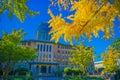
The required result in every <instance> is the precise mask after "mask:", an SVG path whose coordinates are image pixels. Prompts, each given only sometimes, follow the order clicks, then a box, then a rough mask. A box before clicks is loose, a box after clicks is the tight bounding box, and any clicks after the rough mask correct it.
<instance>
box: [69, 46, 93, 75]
mask: <svg viewBox="0 0 120 80" xmlns="http://www.w3.org/2000/svg"><path fill="white" fill-rule="evenodd" d="M93 50H94V48H93V47H88V46H84V45H80V46H76V47H74V48H73V50H71V56H72V57H71V58H70V62H71V63H73V64H75V65H79V66H80V69H81V71H82V73H83V74H84V75H86V72H87V68H89V67H90V63H91V62H92V61H93V55H94V51H93Z"/></svg>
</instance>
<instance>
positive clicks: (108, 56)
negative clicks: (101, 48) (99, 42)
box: [102, 46, 120, 73]
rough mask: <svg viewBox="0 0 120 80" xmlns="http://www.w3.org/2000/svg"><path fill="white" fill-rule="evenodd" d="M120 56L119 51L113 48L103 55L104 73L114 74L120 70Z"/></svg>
mask: <svg viewBox="0 0 120 80" xmlns="http://www.w3.org/2000/svg"><path fill="white" fill-rule="evenodd" d="M119 56H120V54H118V52H117V50H116V49H115V48H113V47H111V46H110V47H109V48H108V49H107V50H106V51H105V53H103V54H102V57H103V66H104V73H114V72H115V71H117V70H118V69H119V67H118V64H117V63H118V59H119Z"/></svg>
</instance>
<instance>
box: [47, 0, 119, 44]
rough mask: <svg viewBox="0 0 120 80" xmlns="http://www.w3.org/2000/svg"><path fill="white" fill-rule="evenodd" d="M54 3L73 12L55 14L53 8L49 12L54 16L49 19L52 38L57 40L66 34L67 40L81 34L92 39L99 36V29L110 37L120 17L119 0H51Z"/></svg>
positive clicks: (78, 36) (77, 37)
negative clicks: (116, 18) (117, 18)
mask: <svg viewBox="0 0 120 80" xmlns="http://www.w3.org/2000/svg"><path fill="white" fill-rule="evenodd" d="M51 2H52V4H53V5H58V6H59V7H63V8H64V9H67V7H69V9H70V10H69V11H70V12H72V13H71V14H70V15H68V16H65V17H63V16H62V13H61V14H60V15H57V16H56V15H54V14H53V12H52V11H51V9H49V10H48V13H49V14H50V16H51V17H52V19H51V20H50V21H49V23H50V27H51V28H52V29H51V31H50V34H52V35H53V36H52V38H51V40H55V41H56V42H58V41H59V39H60V38H61V37H62V36H64V40H65V41H69V42H71V43H72V41H73V39H79V38H80V37H81V36H83V37H85V38H88V39H89V40H91V39H92V36H95V37H99V31H103V32H104V38H106V39H109V38H111V37H112V36H113V34H114V20H115V17H116V16H117V15H118V17H119V18H120V5H119V4H120V1H119V0H51Z"/></svg>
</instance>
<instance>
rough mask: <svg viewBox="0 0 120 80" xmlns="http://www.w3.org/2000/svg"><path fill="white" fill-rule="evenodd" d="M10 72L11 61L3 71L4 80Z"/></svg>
mask: <svg viewBox="0 0 120 80" xmlns="http://www.w3.org/2000/svg"><path fill="white" fill-rule="evenodd" d="M9 71H10V60H8V61H7V63H6V66H5V68H4V70H3V75H2V80H5V79H6V77H7V75H8V73H9Z"/></svg>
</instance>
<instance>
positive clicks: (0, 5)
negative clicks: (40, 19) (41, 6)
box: [0, 0, 39, 22]
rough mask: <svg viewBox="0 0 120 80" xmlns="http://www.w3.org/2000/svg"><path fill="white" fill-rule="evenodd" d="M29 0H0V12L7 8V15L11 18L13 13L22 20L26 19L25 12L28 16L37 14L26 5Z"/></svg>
mask: <svg viewBox="0 0 120 80" xmlns="http://www.w3.org/2000/svg"><path fill="white" fill-rule="evenodd" d="M28 1H29V0H0V13H3V12H4V11H6V10H8V12H9V17H10V18H12V16H13V15H15V16H16V17H17V18H19V19H20V21H21V22H23V21H24V20H25V19H26V13H28V14H29V15H30V16H34V15H35V14H39V12H33V11H32V10H30V9H29V8H28V6H27V5H26V4H27V2H28Z"/></svg>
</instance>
